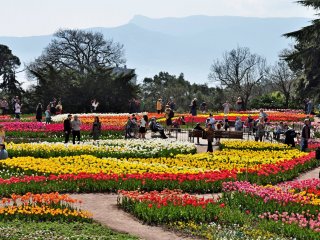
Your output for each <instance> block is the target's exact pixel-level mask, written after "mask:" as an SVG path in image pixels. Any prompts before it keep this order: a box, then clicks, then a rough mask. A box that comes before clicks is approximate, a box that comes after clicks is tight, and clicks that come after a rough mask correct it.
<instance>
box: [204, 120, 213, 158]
mask: <svg viewBox="0 0 320 240" xmlns="http://www.w3.org/2000/svg"><path fill="white" fill-rule="evenodd" d="M205 132H206V135H207V141H208V148H207V152H213V146H212V142H213V133H214V130H213V128H212V124H211V123H209V124H208V127H207V128H206V129H205Z"/></svg>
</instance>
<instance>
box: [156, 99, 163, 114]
mask: <svg viewBox="0 0 320 240" xmlns="http://www.w3.org/2000/svg"><path fill="white" fill-rule="evenodd" d="M156 108H157V112H158V114H160V113H162V99H161V98H159V99H158V100H157V105H156Z"/></svg>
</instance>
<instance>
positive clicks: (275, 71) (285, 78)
mask: <svg viewBox="0 0 320 240" xmlns="http://www.w3.org/2000/svg"><path fill="white" fill-rule="evenodd" d="M270 80H271V81H272V83H273V84H274V86H275V88H276V90H278V91H280V92H281V93H282V94H283V95H284V98H285V107H286V108H288V107H289V101H290V98H291V94H292V90H293V84H294V80H296V74H295V73H294V72H293V71H292V70H291V69H290V68H289V66H288V64H287V63H286V62H285V61H279V62H277V63H276V64H275V65H274V66H273V67H272V69H271V73H270Z"/></svg>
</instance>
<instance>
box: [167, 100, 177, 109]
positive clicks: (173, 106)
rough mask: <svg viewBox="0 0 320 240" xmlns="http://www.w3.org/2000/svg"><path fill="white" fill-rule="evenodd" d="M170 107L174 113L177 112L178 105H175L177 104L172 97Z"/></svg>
mask: <svg viewBox="0 0 320 240" xmlns="http://www.w3.org/2000/svg"><path fill="white" fill-rule="evenodd" d="M168 105H169V107H170V108H171V110H172V111H174V110H175V108H176V104H175V102H174V100H173V97H170V101H169V102H168Z"/></svg>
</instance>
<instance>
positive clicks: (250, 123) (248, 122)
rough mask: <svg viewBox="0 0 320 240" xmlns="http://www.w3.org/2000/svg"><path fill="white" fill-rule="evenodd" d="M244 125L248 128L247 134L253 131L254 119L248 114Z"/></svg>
mask: <svg viewBox="0 0 320 240" xmlns="http://www.w3.org/2000/svg"><path fill="white" fill-rule="evenodd" d="M244 125H245V126H246V127H247V128H249V132H251V131H253V125H254V119H253V118H252V117H251V115H250V114H249V115H248V117H247V119H246V121H245V123H244Z"/></svg>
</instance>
